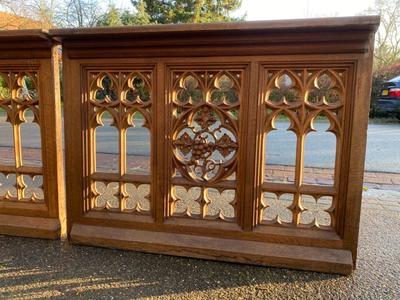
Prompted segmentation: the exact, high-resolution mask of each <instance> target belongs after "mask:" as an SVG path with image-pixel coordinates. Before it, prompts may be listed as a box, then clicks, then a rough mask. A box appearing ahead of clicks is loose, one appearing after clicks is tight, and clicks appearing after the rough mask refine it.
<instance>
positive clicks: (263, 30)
mask: <svg viewBox="0 0 400 300" xmlns="http://www.w3.org/2000/svg"><path fill="white" fill-rule="evenodd" d="M378 25H379V17H378V16H364V17H346V18H324V19H302V20H289V21H256V22H237V23H214V24H170V25H146V26H132V27H113V28H110V27H109V28H78V29H52V30H50V35H51V36H52V37H53V38H54V39H56V40H57V41H60V42H62V43H63V47H64V48H70V49H71V51H70V52H69V53H68V56H69V57H70V58H77V57H82V58H84V57H92V58H102V57H152V56H153V57H154V56H164V57H168V56H170V57H177V56H180V57H182V56H186V57H188V56H210V55H213V56H221V55H224V56H225V55H267V54H286V55H287V54H318V53H365V52H367V51H368V50H369V47H370V44H369V38H370V35H371V34H372V33H374V32H375V31H376V30H377V28H378ZM100 40H101V41H102V42H101V43H99V41H100ZM160 47H162V51H161V49H160ZM100 48H102V49H104V51H103V50H102V51H90V50H93V49H100ZM105 49H107V50H105ZM85 50H89V51H85ZM89 52H90V53H89ZM160 52H161V53H160Z"/></svg>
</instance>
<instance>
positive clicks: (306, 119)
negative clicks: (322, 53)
mask: <svg viewBox="0 0 400 300" xmlns="http://www.w3.org/2000/svg"><path fill="white" fill-rule="evenodd" d="M263 72H264V75H263V78H264V79H263V84H262V86H261V88H262V91H263V92H262V94H263V95H264V98H263V103H264V104H263V106H264V127H263V128H264V133H265V134H264V136H265V138H266V143H267V147H266V148H268V135H269V134H270V133H271V132H273V131H274V130H276V129H277V127H276V122H278V121H279V120H283V122H286V123H288V124H289V125H288V128H287V130H288V131H290V132H292V133H293V134H294V135H295V143H296V146H295V149H296V151H295V163H294V168H293V169H294V176H293V177H292V179H291V180H283V181H281V182H280V181H279V180H276V179H273V182H271V181H270V178H269V177H264V184H263V188H262V193H263V195H262V197H261V203H260V206H259V207H260V223H261V224H277V225H284V226H299V227H316V228H320V229H330V230H332V229H333V228H334V226H335V224H336V222H335V221H336V207H337V201H338V197H337V191H338V189H339V186H338V183H339V176H340V172H339V171H340V168H339V167H338V166H339V164H340V153H341V145H342V141H343V134H344V133H343V132H344V129H343V126H344V107H345V103H346V89H347V88H346V85H347V73H348V71H347V69H346V68H332V69H325V68H299V69H292V68H290V69H275V68H271V69H270V68H268V67H265V69H264V71H263ZM318 122H320V123H318ZM316 124H318V127H321V124H322V125H323V124H328V125H327V126H326V132H329V133H331V134H332V135H333V136H334V137H335V143H334V144H335V145H336V146H335V147H334V148H333V149H327V150H328V151H332V152H333V153H334V154H335V156H334V157H333V161H332V168H331V169H327V172H331V173H332V181H331V182H324V184H323V185H321V184H318V183H317V184H315V183H310V182H308V181H307V178H304V158H305V156H306V155H307V152H305V151H306V150H307V147H305V145H307V142H308V138H309V136H310V135H311V134H312V133H313V132H315V131H316ZM281 147H282V149H285V145H281ZM265 157H266V160H268V158H269V153H268V151H266V153H265ZM268 168H269V166H268V165H267V166H266V172H268ZM276 184H278V185H276ZM277 188H279V191H278V192H276V191H275V189H277ZM316 188H317V189H316ZM305 189H306V191H307V192H305ZM274 192H275V193H274ZM304 194H307V195H304ZM327 197H328V198H329V199H330V201H323V200H326V198H327ZM304 199H308V200H310V199H313V200H314V205H313V206H312V207H313V208H314V210H317V211H316V212H315V211H314V213H313V214H312V213H311V212H310V211H311V209H310V205H307V204H306V203H309V202H310V201H305V200H304ZM321 202H324V204H323V205H320V204H321ZM327 203H329V205H328V204H327ZM318 209H319V211H318ZM315 215H316V216H315ZM320 215H323V216H324V217H323V218H322V217H318V216H320ZM312 216H314V217H312ZM322 219H323V220H322Z"/></svg>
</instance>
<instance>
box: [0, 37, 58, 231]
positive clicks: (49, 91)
mask: <svg viewBox="0 0 400 300" xmlns="http://www.w3.org/2000/svg"><path fill="white" fill-rule="evenodd" d="M0 41H1V49H0V73H1V75H0V76H1V79H2V84H3V86H2V88H1V96H0V107H1V108H2V109H3V110H5V112H6V113H7V119H6V123H8V124H9V125H10V126H12V128H13V130H12V131H13V134H12V135H13V146H12V147H11V148H10V149H12V151H13V154H14V155H13V163H12V165H9V164H5V163H3V161H1V160H0V172H1V173H2V174H4V175H5V176H6V178H10V176H14V177H15V181H16V183H15V185H14V187H15V190H16V194H15V195H14V194H13V193H14V192H13V191H12V188H11V189H10V187H7V186H4V187H3V189H8V190H7V192H6V196H5V197H3V196H1V197H0V213H1V214H2V215H1V220H2V221H1V225H0V231H1V232H3V233H4V234H11V235H22V236H31V237H46V238H57V237H59V235H60V232H61V230H60V221H59V215H61V216H62V217H61V219H62V220H63V219H64V216H65V212H64V208H63V203H64V201H65V198H64V181H63V180H64V177H63V168H64V165H63V157H62V140H61V103H60V91H59V74H58V63H59V59H58V54H59V49H58V47H57V43H55V42H54V40H52V38H51V37H50V36H49V35H48V33H46V32H43V31H41V30H20V31H2V32H1V33H0ZM29 114H31V117H28V115H29ZM29 118H32V120H28V119H29ZM28 122H32V125H31V126H34V125H36V126H37V127H36V128H37V129H38V133H39V134H40V141H38V142H39V144H40V149H37V150H35V151H34V154H33V157H32V159H33V160H32V159H31V158H30V157H29V155H28V156H26V157H25V154H26V153H24V152H23V151H22V148H23V147H24V148H25V147H26V146H27V145H26V141H24V140H23V136H22V135H21V130H22V129H21V128H22V126H23V125H24V124H25V123H28ZM24 142H25V143H24ZM38 156H40V157H41V165H38V164H37V162H36V160H37V159H38V158H39V157H38ZM33 162H35V165H31V163H33ZM28 177H29V178H31V179H30V180H31V181H32V182H30V183H29V182H27V181H26V180H27V178H28ZM38 178H39V179H38ZM40 178H41V181H42V183H41V184H40V185H39V186H36V185H34V182H35V181H37V180H40ZM32 188H33V190H32ZM29 189H31V191H28V190H29ZM61 223H64V221H61ZM35 226H37V228H35Z"/></svg>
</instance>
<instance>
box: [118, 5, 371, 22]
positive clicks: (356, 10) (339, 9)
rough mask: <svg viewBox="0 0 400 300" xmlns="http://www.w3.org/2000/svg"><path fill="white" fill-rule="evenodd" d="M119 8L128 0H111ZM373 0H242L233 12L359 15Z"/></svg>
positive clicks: (253, 16)
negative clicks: (240, 5)
mask: <svg viewBox="0 0 400 300" xmlns="http://www.w3.org/2000/svg"><path fill="white" fill-rule="evenodd" d="M111 2H113V3H115V4H116V6H117V7H119V8H127V9H130V8H131V7H132V5H131V4H130V0H111ZM373 4H374V0H242V7H241V8H240V9H239V10H238V11H236V12H235V13H234V15H236V16H242V15H244V14H246V20H248V21H253V20H279V19H296V18H314V17H315V18H316V17H340V16H354V15H359V14H360V13H361V12H363V11H365V10H366V9H368V8H369V7H372V6H373Z"/></svg>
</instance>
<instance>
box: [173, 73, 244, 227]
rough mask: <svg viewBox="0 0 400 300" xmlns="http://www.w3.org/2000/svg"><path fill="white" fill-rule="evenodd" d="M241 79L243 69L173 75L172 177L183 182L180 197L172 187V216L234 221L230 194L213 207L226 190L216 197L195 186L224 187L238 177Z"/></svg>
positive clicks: (205, 189) (233, 205)
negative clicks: (218, 185) (197, 193)
mask: <svg viewBox="0 0 400 300" xmlns="http://www.w3.org/2000/svg"><path fill="white" fill-rule="evenodd" d="M243 76H244V72H243V70H235V69H224V68H221V69H203V70H175V71H172V72H171V77H172V78H171V82H170V95H171V110H172V128H171V139H172V154H173V155H172V163H173V165H172V166H173V178H183V179H184V180H186V181H187V186H185V188H184V190H182V191H181V192H178V190H179V187H177V188H174V192H173V193H172V200H171V201H172V202H171V211H172V213H171V214H172V215H182V214H184V215H187V216H190V217H198V218H210V219H215V218H219V219H223V220H226V221H231V220H234V217H235V199H236V196H235V191H234V190H230V191H231V192H233V198H232V197H231V194H229V196H230V197H231V198H230V197H228V198H229V199H230V200H229V201H225V202H226V203H225V202H224V204H223V205H222V204H219V203H217V202H218V201H219V200H220V199H221V194H224V195H226V194H227V193H226V192H224V190H219V193H220V195H219V196H218V197H217V196H215V192H213V193H211V191H214V190H213V189H209V188H204V187H201V186H199V187H196V186H197V184H200V185H201V184H207V185H209V186H210V187H213V185H214V184H217V183H218V184H220V185H222V186H223V185H224V182H227V181H232V180H235V178H236V173H237V165H238V154H239V148H240V143H239V139H240V137H239V122H240V106H241V97H242V96H241V94H242V84H243ZM177 189H178V190H177ZM180 189H182V188H180ZM196 189H197V190H198V189H199V191H200V192H199V195H198V196H194V195H195V194H196ZM184 191H185V192H184ZM179 194H182V195H183V194H185V195H186V196H185V197H186V198H185V199H183V198H184V197H183V196H182V195H181V196H179ZM217 194H218V192H217ZM211 195H212V196H211ZM192 198H193V199H192ZM225 198H226V197H225ZM190 199H192V200H190ZM191 201H192V202H191ZM193 201H194V202H193ZM186 202H188V203H186ZM184 203H186V204H184ZM190 203H192V204H190ZM221 205H222V206H221Z"/></svg>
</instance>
